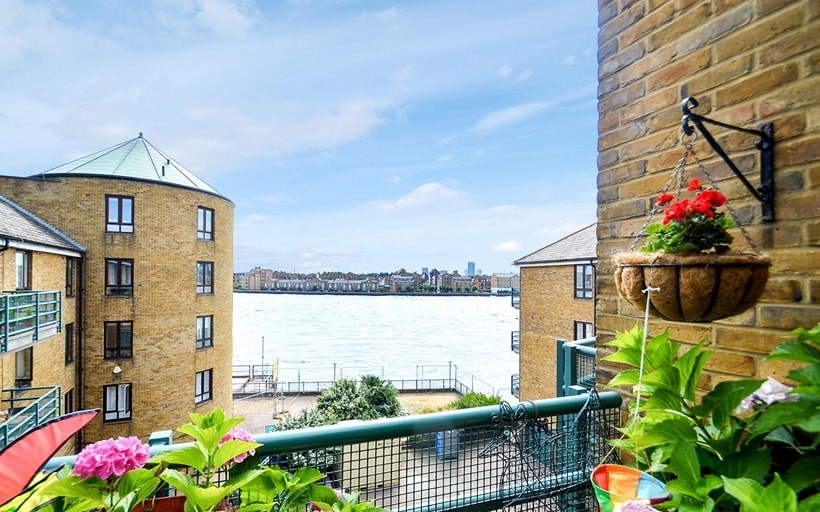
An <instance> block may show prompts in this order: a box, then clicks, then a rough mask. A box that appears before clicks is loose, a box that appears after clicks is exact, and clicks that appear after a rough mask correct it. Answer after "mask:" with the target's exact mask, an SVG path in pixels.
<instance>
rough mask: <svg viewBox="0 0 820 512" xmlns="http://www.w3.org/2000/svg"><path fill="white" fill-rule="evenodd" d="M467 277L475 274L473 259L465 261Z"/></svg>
mask: <svg viewBox="0 0 820 512" xmlns="http://www.w3.org/2000/svg"><path fill="white" fill-rule="evenodd" d="M466 274H467V277H473V276H474V275H475V261H468V262H467V272H466Z"/></svg>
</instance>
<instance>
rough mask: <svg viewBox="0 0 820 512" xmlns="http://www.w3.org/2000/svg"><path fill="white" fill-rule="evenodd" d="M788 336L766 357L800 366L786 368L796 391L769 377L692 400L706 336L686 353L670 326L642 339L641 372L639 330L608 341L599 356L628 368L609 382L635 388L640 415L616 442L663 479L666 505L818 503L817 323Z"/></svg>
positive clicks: (790, 506)
mask: <svg viewBox="0 0 820 512" xmlns="http://www.w3.org/2000/svg"><path fill="white" fill-rule="evenodd" d="M794 334H796V335H797V339H795V340H793V341H788V342H785V343H782V344H781V345H779V346H778V347H777V348H776V349H775V350H774V351H773V352H772V354H771V355H769V356H768V357H767V358H766V360H768V361H791V362H796V363H801V364H805V365H806V366H804V367H802V368H799V369H795V370H792V371H790V372H789V373H788V375H787V377H788V378H789V379H791V380H792V381H794V382H796V383H797V386H796V387H795V388H794V389H791V388H788V387H786V386H783V385H782V384H779V383H777V382H776V381H774V380H773V379H770V380H768V381H765V382H763V381H760V380H737V381H724V382H720V383H719V384H718V385H717V386H715V387H714V389H712V390H711V391H709V392H708V393H707V394H706V395H704V396H703V397H702V398H701V400H700V402H699V403H698V402H697V400H696V398H697V396H696V395H697V394H696V385H697V383H698V380H699V378H700V376H701V372H702V371H703V368H704V367H705V365H706V363H707V361H708V360H709V358H710V357H711V356H712V353H713V351H711V350H706V349H705V347H704V345H705V341H702V342H700V343H699V344H697V345H695V346H694V347H691V348H690V349H688V350H685V351H684V350H683V347H682V346H681V345H680V344H679V343H676V342H674V341H672V340H671V339H670V338H669V333H668V332H665V333H663V334H661V335H659V336H656V337H654V338H651V339H649V340H648V341H647V345H646V350H645V360H644V367H643V374H641V372H640V367H641V364H640V363H641V348H642V345H643V331H642V330H641V329H639V328H638V327H637V326H636V327H635V328H634V329H632V330H631V331H629V332H625V333H618V335H617V338H616V339H615V340H614V341H612V342H610V343H608V344H607V345H608V346H612V347H616V348H617V349H618V350H617V352H615V353H614V354H611V355H609V356H607V357H605V358H604V359H605V360H607V361H612V362H617V363H622V364H625V365H627V366H630V367H632V368H630V369H627V370H624V371H622V372H621V373H619V374H618V375H616V376H615V378H613V379H612V381H611V382H610V383H609V386H627V387H629V388H632V389H633V391H634V392H635V393H636V395H637V394H638V392H639V393H640V403H637V402H638V400H637V399H636V400H633V402H632V405H631V407H632V409H633V412H634V408H635V407H639V412H640V413H642V416H638V417H634V416H633V417H632V419H631V420H630V421H629V422H628V423H627V425H626V426H625V427H624V428H623V429H621V431H622V433H623V437H622V438H621V439H618V440H616V441H614V442H613V444H614V445H615V446H616V447H618V448H620V449H621V450H623V451H625V452H627V453H629V454H631V455H632V456H634V458H635V464H636V466H637V467H638V468H639V469H641V470H644V471H648V472H650V473H653V474H655V476H657V477H658V478H660V479H661V480H663V481H665V482H666V488H667V490H668V491H669V492H670V493H671V494H672V500H671V502H670V503H669V505H668V507H669V508H673V509H677V510H680V511H687V512H688V511H709V512H711V511H737V510H741V511H743V512H767V511H771V510H778V511H790V512H798V511H799V512H803V511H809V510H820V494H818V491H819V490H820V455H818V452H817V447H818V442H820V325H818V326H816V327H815V328H814V329H812V330H811V331H807V330H805V329H797V330H796V331H794ZM761 384H762V386H761ZM664 508H667V507H666V506H665V507H664Z"/></svg>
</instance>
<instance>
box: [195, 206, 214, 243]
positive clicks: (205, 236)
mask: <svg viewBox="0 0 820 512" xmlns="http://www.w3.org/2000/svg"><path fill="white" fill-rule="evenodd" d="M196 237H197V238H199V239H200V240H213V239H214V211H213V210H212V209H211V208H205V207H202V206H200V207H199V208H197V217H196Z"/></svg>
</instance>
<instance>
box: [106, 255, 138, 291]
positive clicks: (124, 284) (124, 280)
mask: <svg viewBox="0 0 820 512" xmlns="http://www.w3.org/2000/svg"><path fill="white" fill-rule="evenodd" d="M133 293H134V260H113V259H111V260H109V259H107V260H105V294H106V295H132V294H133Z"/></svg>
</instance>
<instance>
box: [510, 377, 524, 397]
mask: <svg viewBox="0 0 820 512" xmlns="http://www.w3.org/2000/svg"><path fill="white" fill-rule="evenodd" d="M510 394H511V395H512V396H514V397H515V398H520V397H521V375H520V374H518V373H514V374H512V375H510Z"/></svg>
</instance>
